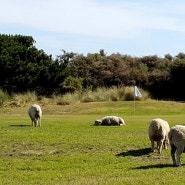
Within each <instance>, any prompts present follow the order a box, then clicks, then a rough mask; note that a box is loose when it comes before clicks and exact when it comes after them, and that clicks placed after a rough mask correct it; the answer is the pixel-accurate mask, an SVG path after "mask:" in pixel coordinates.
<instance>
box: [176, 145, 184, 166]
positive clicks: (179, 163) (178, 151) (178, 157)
mask: <svg viewBox="0 0 185 185" xmlns="http://www.w3.org/2000/svg"><path fill="white" fill-rule="evenodd" d="M182 152H183V150H182V148H178V149H177V151H176V166H181V161H180V156H181V154H182Z"/></svg>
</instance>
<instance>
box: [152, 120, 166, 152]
mask: <svg viewBox="0 0 185 185" xmlns="http://www.w3.org/2000/svg"><path fill="white" fill-rule="evenodd" d="M169 131H170V127H169V124H168V122H167V121H165V120H162V119H160V118H156V119H153V120H152V121H151V123H150V125H149V128H148V135H149V139H150V141H151V150H152V152H154V142H157V150H158V153H159V154H160V153H161V151H162V146H163V147H164V148H165V149H167V147H168V144H169V139H168V133H169Z"/></svg>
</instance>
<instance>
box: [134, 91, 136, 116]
mask: <svg viewBox="0 0 185 185" xmlns="http://www.w3.org/2000/svg"><path fill="white" fill-rule="evenodd" d="M135 110H136V102H135V93H134V116H135Z"/></svg>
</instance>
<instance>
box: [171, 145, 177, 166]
mask: <svg viewBox="0 0 185 185" xmlns="http://www.w3.org/2000/svg"><path fill="white" fill-rule="evenodd" d="M175 152H176V147H175V146H174V145H171V157H172V161H173V165H174V166H176V165H177V163H176V158H175Z"/></svg>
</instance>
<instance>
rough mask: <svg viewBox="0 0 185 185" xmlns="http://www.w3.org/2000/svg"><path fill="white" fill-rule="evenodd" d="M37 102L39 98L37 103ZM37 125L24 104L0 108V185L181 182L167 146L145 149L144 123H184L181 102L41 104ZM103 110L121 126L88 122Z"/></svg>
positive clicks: (181, 174) (182, 170) (184, 109)
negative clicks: (120, 120) (122, 122)
mask: <svg viewBox="0 0 185 185" xmlns="http://www.w3.org/2000/svg"><path fill="white" fill-rule="evenodd" d="M40 104H41V103H40ZM41 107H43V118H42V126H41V127H40V128H39V127H36V128H35V127H32V126H31V121H30V119H29V117H28V115H27V110H28V108H27V106H24V107H20V108H19V107H12V108H11V107H8V108H7V107H6V108H1V109H0V116H1V120H0V136H1V140H0V185H5V184H7V185H11V184H12V185H20V184H23V185H30V184H34V185H35V184H40V185H59V184H62V185H63V184H64V185H65V184H70V185H82V184H83V185H84V184H88V185H97V184H100V185H112V184H115V185H123V184H124V185H125V184H128V185H130V184H132V185H133V184H143V185H144V184H176V185H178V184H184V174H185V154H183V155H182V166H181V167H173V166H172V161H171V157H170V147H169V148H168V149H167V150H162V153H161V154H158V153H156V152H155V153H151V152H150V141H149V139H148V124H149V122H150V121H151V119H153V118H157V117H160V118H162V119H165V120H166V121H168V122H169V124H170V126H173V125H176V124H185V114H184V112H185V104H184V103H177V102H165V101H138V102H136V110H135V113H134V111H133V102H132V101H129V102H102V103H79V104H75V105H65V106H57V105H44V104H43V105H41ZM105 115H117V116H120V117H122V118H123V119H124V120H125V122H126V125H125V126H120V127H119V126H92V124H93V122H94V120H95V119H100V118H102V117H103V116H105Z"/></svg>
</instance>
